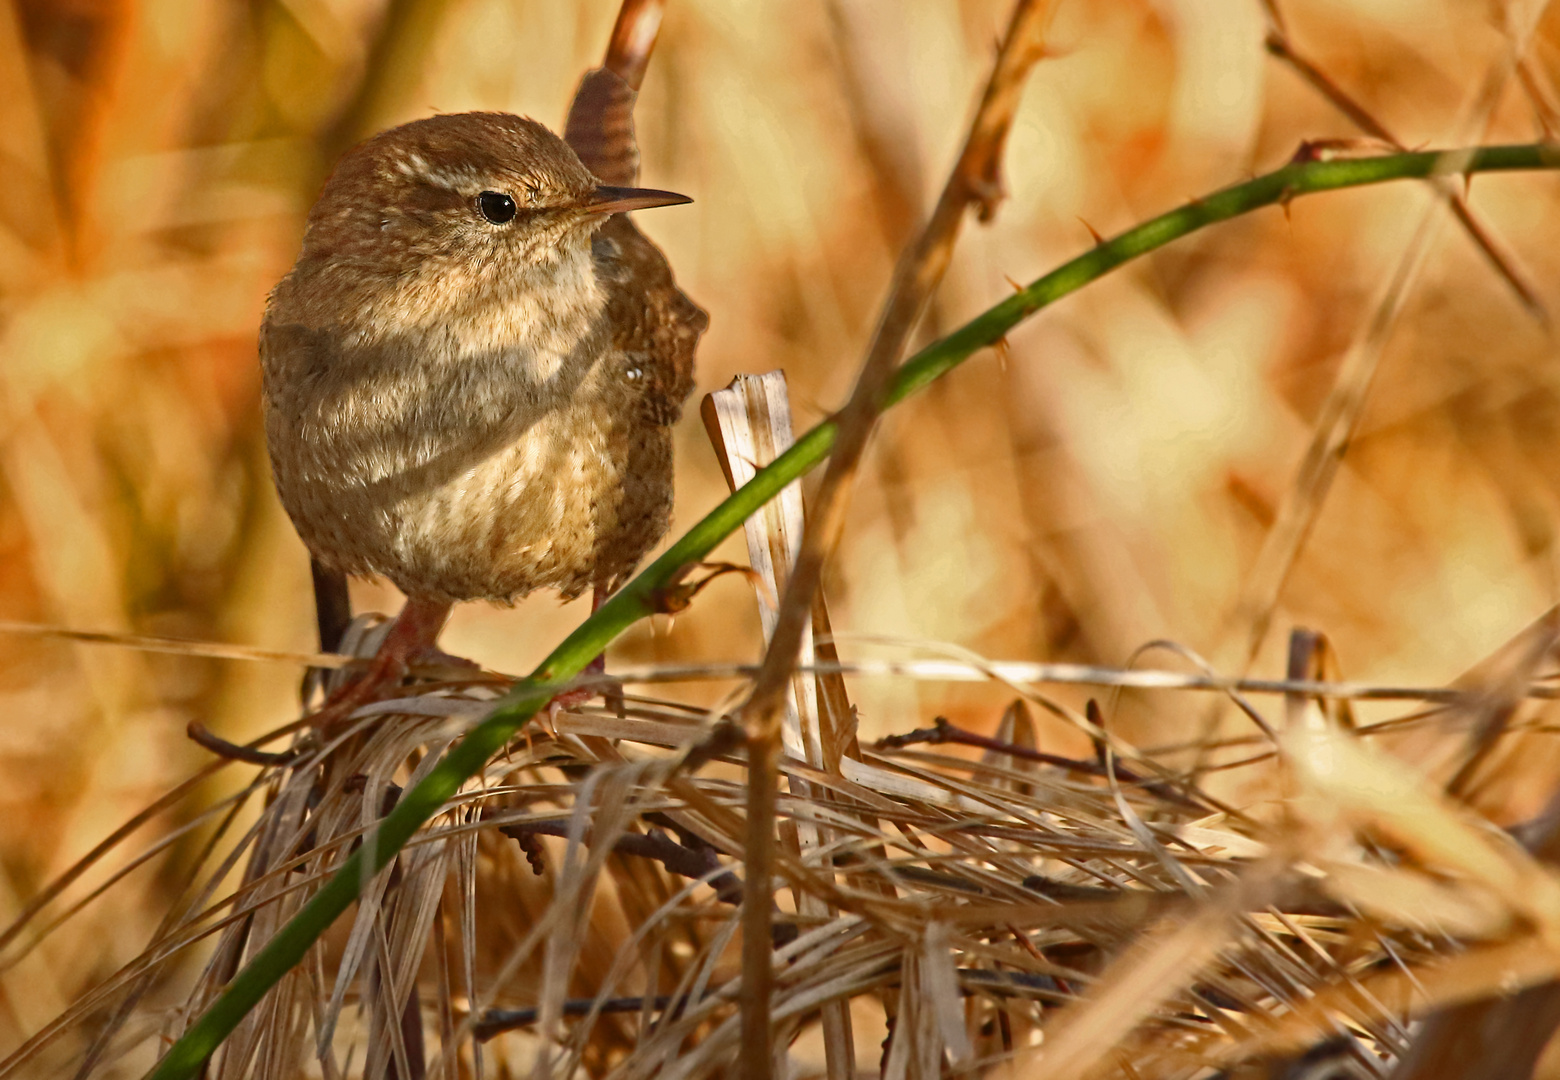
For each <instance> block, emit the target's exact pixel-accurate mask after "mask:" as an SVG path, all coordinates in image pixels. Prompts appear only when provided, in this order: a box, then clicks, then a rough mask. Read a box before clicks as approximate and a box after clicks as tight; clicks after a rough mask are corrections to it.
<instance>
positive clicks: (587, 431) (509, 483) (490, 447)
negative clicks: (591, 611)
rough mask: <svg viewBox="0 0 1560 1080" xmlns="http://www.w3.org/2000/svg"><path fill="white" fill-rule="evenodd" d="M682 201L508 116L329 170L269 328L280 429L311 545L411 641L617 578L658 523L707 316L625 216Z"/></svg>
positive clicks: (281, 460) (285, 482) (433, 124)
mask: <svg viewBox="0 0 1560 1080" xmlns="http://www.w3.org/2000/svg"><path fill="white" fill-rule="evenodd" d="M484 193H488V194H487V195H484ZM501 197H507V198H508V199H510V200H512V207H510V209H512V210H513V216H512V218H511V219H509V220H493V219H492V218H493V217H494V216H495V215H494V214H493V213H492V211H495V210H496V211H497V214H496V216H497V217H498V218H500V219H501V218H502V217H503V214H504V212H505V206H504V205H503V201H502V198H501ZM681 201H686V200H685V199H684V198H683V197H681V196H674V195H670V194H669V193H665V192H653V191H643V190H641V189H631V188H608V187H603V186H602V185H601V183H600V181H599V179H598V177H596V176H594V175H592V173H591V172H590V171H588V170H587V169H586V167H585V166H584V165H583V164H582V163H581V162H580V160H579V158H578V157H577V156H576V155H575V153H574V152H573V151H572V150H571V149H570V148H569V146H568V145H567V144H565V143H564V141H563V140H562V139H559V138H558V137H557V136H556V135H553V134H552V133H551V132H549V131H547V130H546V129H545V128H544V127H542V126H541V125H540V124H537V123H535V122H534V121H531V120H527V119H523V118H521V117H517V116H511V115H507V114H502V113H465V114H458V115H448V116H435V117H431V118H429V119H426V120H419V121H415V122H413V123H411V124H406V125H404V126H402V127H399V128H394V129H392V130H390V131H387V132H384V133H382V134H380V135H378V136H375V137H374V138H372V139H370V140H368V141H367V142H365V143H364V144H362V145H361V146H359V147H357V148H356V149H354V150H352V151H350V152H349V153H348V154H347V155H346V156H345V157H343V159H342V160H341V162H340V164H339V165H338V166H337V168H336V171H335V172H334V173H333V174H332V176H331V178H330V180H329V181H328V182H327V184H326V186H325V190H324V191H323V192H322V194H321V195H320V198H319V201H318V202H317V203H316V204H315V206H314V209H313V210H312V211H311V213H310V215H309V222H308V228H307V231H306V233H305V237H304V243H303V251H302V254H301V255H300V256H299V258H298V262H297V264H296V265H295V266H294V267H293V270H292V271H291V273H289V274H288V275H287V277H286V278H284V279H283V280H282V282H281V284H279V285H278V286H277V287H276V289H275V291H274V292H273V293H272V295H271V299H270V303H269V305H268V307H267V311H266V316H265V321H264V324H263V326H262V329H261V339H260V342H261V344H260V352H261V362H262V370H263V377H264V400H265V413H266V433H267V438H268V442H269V446H270V451H271V460H272V467H273V470H274V473H275V479H276V486H277V491H278V493H279V494H280V496H281V499H282V503H283V505H284V506H285V507H286V509H287V511H288V513H289V515H291V517H292V519H293V522H294V524H295V525H296V526H297V528H298V532H299V534H300V535H301V536H302V538H303V540H304V542H305V544H306V545H307V546H308V547H309V550H310V551H311V553H312V554H313V555H314V556H315V557H316V558H317V559H318V560H319V561H320V562H322V563H324V564H326V565H327V566H330V567H334V568H336V569H338V570H341V571H344V572H347V573H352V574H374V575H382V576H384V577H387V578H389V579H390V580H391V581H393V582H394V583H395V584H396V585H397V586H399V587H400V588H401V589H402V590H403V591H404V592H405V593H406V594H407V596H408V598H409V600H410V601H412V603H411V604H409V612H408V613H407V615H411V614H416V615H418V618H412V619H408V618H407V617H406V616H403V621H407V622H414V623H418V624H419V629H418V632H417V633H416V634H415V635H412V636H413V637H415V638H416V639H417V640H416V641H415V642H412V643H411V644H410V645H409V646H408V648H410V649H412V650H413V651H415V648H419V647H428V646H431V644H432V638H431V636H430V631H429V627H430V626H431V628H432V629H431V633H433V634H436V633H437V629H438V626H439V625H441V624H442V622H443V612H444V610H446V609H447V606H448V605H449V604H450V603H452V602H454V601H458V600H470V599H488V600H497V601H500V602H509V601H512V600H515V599H518V598H519V597H522V596H524V595H526V594H527V593H529V592H531V591H533V590H535V589H539V588H553V589H557V590H558V591H559V592H560V593H561V594H562V595H563V596H564V597H566V598H567V597H573V596H576V595H578V594H580V593H581V592H583V591H585V590H586V589H589V588H592V587H594V588H596V589H597V590H599V591H610V590H611V589H613V588H615V587H616V586H617V585H618V584H620V583H621V581H622V580H623V579H624V578H625V577H626V576H627V575H628V574H629V573H630V572H631V571H632V570H633V568H634V566H635V565H636V564H637V563H638V561H639V560H640V558H641V557H642V556H643V555H644V553H645V552H646V551H647V550H648V549H649V548H650V547H651V546H652V545H653V544H654V543H655V542H656V541H657V540H658V539H659V538H660V537H661V536H662V535H663V534H664V533H665V531H666V529H667V526H668V524H669V520H670V510H671V501H672V487H671V482H672V473H671V465H672V462H671V454H672V444H671V431H670V425H671V424H673V423H674V422H675V421H676V420H677V418H678V415H679V413H680V411H681V408H682V402H683V400H684V399H685V398H686V397H687V395H688V393H689V392H690V391H691V389H692V370H693V353H694V348H695V346H696V344H697V342H698V338H699V335H700V333H702V331H703V329H704V327H705V324H706V318H705V315H704V313H703V312H702V311H701V310H700V309H699V308H698V307H696V306H695V305H694V304H693V303H692V302H691V301H689V300H688V298H687V297H686V296H684V295H683V294H682V292H681V291H679V290H678V288H677V286H676V284H675V282H674V281H673V279H672V274H671V270H670V268H669V267H668V266H667V263H666V260H665V258H664V256H662V254H661V253H660V251H659V250H658V249H657V248H656V247H655V246H654V245H653V244H651V243H650V242H649V240H647V239H646V238H645V237H644V236H643V234H641V233H640V232H639V230H638V229H637V228H636V227H635V226H634V225H633V224H632V222H630V221H629V220H628V218H627V217H626V216H624V215H623V214H622V213H621V212H617V213H615V214H613V216H610V217H609V216H608V214H609V213H612V212H614V211H624V210H628V209H635V208H640V207H646V206H656V205H665V204H668V203H671V202H681ZM414 606H417V607H419V608H420V610H419V611H418V612H417V613H412V612H411V611H410V608H412V607H414ZM408 632H410V630H408ZM393 636H394V635H393ZM402 644H403V645H407V643H406V642H403V643H402ZM405 659H406V656H405V655H402V656H399V657H397V658H396V662H397V663H398V664H399V665H400V666H401V667H402V668H403V669H404V662H405Z"/></svg>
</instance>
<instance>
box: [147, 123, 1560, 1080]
mask: <svg viewBox="0 0 1560 1080" xmlns="http://www.w3.org/2000/svg"><path fill="white" fill-rule="evenodd" d="M1556 168H1560V145H1556V144H1545V143H1538V144H1525V145H1519V146H1491V147H1485V148H1482V149H1476V150H1467V151H1457V150H1454V151H1445V152H1438V151H1423V152H1418V153H1409V154H1387V155H1383V156H1380V157H1371V158H1355V159H1348V160H1338V161H1313V162H1297V163H1295V164H1291V165H1287V166H1285V167H1284V168H1281V169H1278V170H1276V171H1274V172H1270V173H1267V174H1266V175H1263V176H1259V177H1257V178H1256V179H1254V180H1249V181H1247V182H1246V183H1243V184H1237V185H1235V186H1233V187H1228V188H1225V189H1224V190H1222V191H1218V192H1215V193H1214V194H1212V195H1208V196H1206V197H1204V198H1201V199H1197V200H1195V201H1194V202H1191V203H1189V204H1187V205H1186V206H1183V207H1180V208H1179V209H1176V210H1171V211H1170V212H1168V213H1165V214H1161V215H1160V216H1159V217H1156V218H1153V219H1151V220H1149V221H1146V222H1144V223H1143V224H1141V225H1138V226H1136V227H1135V228H1132V229H1129V230H1127V231H1126V232H1124V233H1122V234H1120V235H1119V236H1116V237H1115V238H1113V239H1111V240H1108V241H1105V242H1103V243H1101V244H1099V245H1098V246H1096V247H1094V248H1093V249H1091V250H1090V251H1088V252H1086V253H1084V254H1083V255H1080V256H1078V257H1077V258H1076V259H1073V260H1071V261H1070V262H1067V263H1065V264H1063V265H1062V266H1060V267H1058V268H1057V269H1055V270H1053V271H1051V272H1050V273H1049V274H1046V275H1045V276H1044V277H1042V278H1040V279H1039V280H1037V281H1035V282H1034V283H1033V284H1031V285H1029V286H1028V287H1027V288H1024V289H1022V290H1020V291H1018V292H1016V293H1014V294H1013V295H1012V296H1010V297H1008V298H1007V299H1006V300H1003V301H1002V302H1001V303H1000V304H997V305H996V306H994V307H992V308H990V309H988V310H987V311H985V312H983V313H982V314H980V315H978V316H976V317H975V318H974V319H972V320H970V321H969V322H968V323H966V324H965V325H964V326H962V327H960V328H959V329H958V330H955V331H954V332H953V333H952V334H949V335H948V336H947V337H945V338H943V339H941V340H940V341H937V342H934V343H933V344H932V345H930V346H928V347H927V348H925V349H923V350H922V351H921V352H919V353H917V354H916V355H915V356H913V357H911V358H910V359H908V360H906V361H905V363H904V364H903V365H901V366H900V368H899V370H898V371H897V372H896V373H895V375H894V378H893V379H892V381H891V382H890V383H889V386H888V388H887V390H886V391H885V393H884V400H883V407H884V408H888V407H891V406H893V405H895V404H898V403H899V402H900V401H903V400H904V399H905V398H907V397H909V396H910V395H912V394H914V393H915V392H916V391H918V390H920V389H922V388H923V387H925V386H927V385H928V384H929V383H931V382H933V381H934V380H936V379H938V378H941V377H942V376H943V375H945V374H947V373H948V372H949V371H951V370H953V369H954V368H955V367H957V366H958V365H959V364H961V363H963V362H964V361H965V360H967V359H969V358H970V357H971V356H972V355H974V354H975V353H976V352H978V351H979V350H981V349H983V348H985V347H987V346H989V345H994V344H996V343H997V342H998V341H1000V340H1002V338H1003V337H1004V336H1005V335H1006V334H1007V333H1008V332H1009V331H1011V330H1012V329H1013V328H1014V327H1015V326H1017V325H1018V324H1019V323H1021V322H1023V321H1024V320H1025V319H1027V318H1028V317H1029V316H1031V315H1033V314H1034V313H1035V312H1037V311H1039V310H1040V309H1041V308H1043V307H1046V306H1047V305H1049V304H1052V303H1054V302H1055V301H1057V300H1059V299H1061V298H1062V297H1064V296H1066V295H1068V294H1069V293H1072V292H1076V291H1077V290H1078V289H1080V288H1082V287H1083V286H1085V285H1087V284H1089V283H1090V282H1092V281H1095V280H1097V279H1098V278H1100V277H1103V276H1104V275H1105V274H1106V273H1108V272H1110V271H1111V270H1113V269H1115V268H1116V267H1118V266H1120V265H1121V264H1122V263H1125V262H1127V261H1129V260H1131V259H1135V258H1137V257H1138V256H1140V255H1144V254H1146V253H1148V252H1150V251H1153V250H1154V249H1156V248H1160V247H1163V246H1164V245H1165V244H1168V243H1170V241H1172V240H1177V239H1179V238H1181V237H1183V236H1186V235H1188V234H1190V233H1193V232H1195V231H1197V230H1198V229H1201V228H1203V227H1205V226H1208V225H1212V224H1215V223H1217V222H1220V221H1227V220H1229V219H1230V218H1233V217H1238V216H1240V215H1241V214H1245V213H1249V212H1250V211H1252V210H1256V209H1260V208H1261V207H1264V206H1273V205H1277V204H1281V203H1285V202H1287V201H1288V200H1290V199H1292V198H1295V197H1297V196H1300V195H1308V194H1311V193H1314V192H1320V191H1334V190H1337V189H1339V188H1349V187H1361V186H1364V185H1366V184H1379V183H1383V182H1385V181H1388V180H1406V179H1423V178H1425V177H1428V176H1432V175H1437V174H1440V173H1447V174H1470V175H1471V174H1473V173H1479V172H1509V171H1514V170H1526V169H1556ZM835 434H836V428H835V424H834V421H833V420H825V421H823V422H822V423H820V424H818V425H817V426H816V427H814V428H812V429H811V430H810V431H808V432H807V433H806V434H805V435H803V436H802V437H801V438H800V439H798V440H797V441H796V443H795V444H794V445H792V446H791V448H790V449H789V450H787V451H786V452H785V453H783V454H781V455H780V456H779V457H778V458H776V459H775V460H774V461H773V462H771V463H770V464H769V465H767V466H765V467H764V468H763V469H761V470H760V471H759V472H758V474H757V475H756V476H754V477H753V479H752V480H750V481H748V483H747V484H745V485H743V487H742V488H741V489H739V490H738V491H736V492H735V493H734V494H732V495H731V497H730V498H728V499H726V500H725V501H724V502H722V503H721V504H720V505H719V506H717V507H715V509H714V510H712V511H710V513H709V514H707V515H706V516H705V517H704V519H703V520H701V521H700V522H699V523H698V524H696V525H695V526H694V527H693V528H691V529H689V530H688V532H687V533H685V534H684V535H683V536H682V538H681V539H679V540H678V541H677V542H676V543H675V544H673V545H672V546H671V547H670V548H668V549H667V550H666V553H665V554H663V555H662V556H661V557H660V558H659V559H657V560H656V561H655V562H654V563H652V564H651V565H650V566H648V567H646V568H645V570H644V571H643V572H642V573H640V574H639V576H638V577H636V578H635V579H634V580H633V581H631V582H630V583H629V584H628V585H626V586H624V587H623V589H622V590H621V591H619V592H618V594H617V595H616V596H614V597H613V598H612V599H611V600H609V601H607V603H605V604H603V605H602V607H601V608H600V609H599V610H598V611H597V612H596V613H595V614H594V615H592V616H591V617H590V618H589V619H587V620H586V621H585V622H584V623H582V624H581V625H580V627H579V628H578V629H577V630H575V631H574V633H572V634H570V635H569V636H568V637H567V638H566V639H565V640H564V641H563V643H562V644H561V645H559V646H558V647H557V648H556V649H554V650H553V652H552V654H551V655H550V656H548V657H547V659H546V660H544V661H543V662H542V664H541V666H540V667H538V668H537V669H536V671H534V672H533V673H532V674H531V675H530V676H529V677H528V678H526V679H524V680H521V681H520V682H518V683H516V684H515V687H514V689H512V690H511V691H510V693H509V694H508V695H507V696H505V697H504V698H503V700H501V701H500V702H499V703H498V704H497V705H496V706H495V707H494V709H493V711H492V712H491V713H489V714H488V716H487V718H486V719H484V720H483V721H482V722H481V723H480V724H478V725H477V726H476V727H475V728H473V729H472V730H471V732H470V733H468V734H467V735H466V737H465V738H464V739H462V740H461V741H460V742H459V743H458V744H456V745H455V746H454V747H453V748H452V749H451V750H450V751H449V753H448V754H447V755H445V758H444V760H443V761H441V762H440V763H439V764H438V765H437V766H436V767H435V768H434V769H433V771H432V772H430V773H429V774H428V776H427V777H426V778H425V779H424V780H423V781H422V783H420V784H418V785H417V786H416V787H414V788H412V789H411V790H410V791H408V792H406V793H405V794H404V795H403V796H402V797H401V799H400V801H399V802H398V803H397V804H396V806H395V808H394V809H393V810H391V811H390V813H389V814H388V815H386V817H385V819H384V820H383V821H382V822H381V823H380V826H379V829H378V831H377V833H376V834H375V835H373V836H370V837H368V838H366V839H365V841H364V844H363V846H362V847H360V848H359V849H358V850H357V851H356V852H354V853H353V854H352V855H351V857H349V858H348V859H347V861H346V862H345V863H344V864H343V865H342V866H341V868H340V869H339V870H337V871H336V873H335V875H334V876H332V877H331V879H330V880H329V881H328V882H326V884H325V885H324V887H322V888H321V889H320V891H319V892H318V893H316V894H315V895H314V897H313V899H311V900H310V901H309V903H308V904H307V905H305V907H304V908H303V910H302V911H300V912H298V914H297V915H295V916H294V917H293V918H292V919H291V920H290V921H289V922H288V923H287V924H286V925H285V926H283V927H282V929H281V930H280V931H279V932H278V933H277V934H276V936H275V937H273V938H272V939H271V940H270V941H269V942H267V943H266V945H265V946H264V947H263V948H262V949H261V950H260V951H259V953H257V954H256V955H255V957H254V958H253V959H252V960H250V962H249V963H248V964H247V965H246V966H245V967H244V969H243V970H242V971H240V972H239V973H238V975H237V976H235V977H234V979H233V981H232V982H231V983H230V984H229V985H228V987H227V989H226V990H224V991H223V992H222V994H221V996H220V997H219V998H218V999H217V1000H216V1001H215V1002H214V1003H213V1004H212V1005H211V1006H210V1008H208V1009H207V1010H206V1012H205V1013H204V1014H202V1015H201V1017H200V1018H199V1019H198V1020H196V1022H195V1023H194V1024H193V1025H191V1027H190V1028H189V1030H188V1031H186V1032H185V1033H184V1035H183V1037H181V1038H180V1039H179V1040H178V1041H177V1042H176V1043H174V1044H173V1046H172V1047H171V1048H170V1049H169V1050H168V1053H167V1054H166V1055H165V1056H164V1057H163V1059H162V1060H161V1061H160V1062H159V1063H158V1065H157V1068H156V1069H155V1070H154V1071H153V1072H152V1074H151V1077H152V1080H189V1078H191V1077H194V1076H195V1075H196V1074H197V1073H198V1072H199V1070H200V1068H201V1066H202V1064H203V1063H204V1062H205V1061H206V1059H207V1058H209V1057H210V1056H211V1055H212V1054H213V1053H214V1052H215V1051H216V1049H217V1047H218V1046H220V1045H221V1044H222V1041H223V1040H224V1039H226V1038H227V1036H228V1035H229V1034H231V1033H232V1031H233V1029H234V1028H235V1027H237V1026H238V1023H239V1021H240V1020H242V1019H243V1018H244V1016H245V1014H247V1013H248V1012H249V1010H250V1009H252V1008H254V1006H255V1005H256V1004H258V1003H259V1001H260V999H261V997H262V996H264V994H265V992H266V991H267V990H269V989H270V988H271V987H272V986H274V985H275V984H276V983H277V982H278V981H280V979H281V978H282V976H283V975H285V974H286V973H287V972H288V971H289V970H290V969H291V968H292V967H293V966H294V965H296V964H298V963H299V962H300V961H302V960H303V958H304V956H305V955H306V954H307V952H308V950H309V947H310V946H311V945H313V944H314V942H315V941H317V940H318V939H319V937H320V935H321V934H323V933H324V932H325V930H326V929H327V928H328V927H329V926H330V925H331V924H332V923H333V922H335V921H336V919H337V918H338V917H340V915H341V914H342V913H343V912H344V911H346V910H347V908H349V907H351V905H352V903H353V902H354V901H355V900H356V899H357V897H358V893H359V891H360V890H361V888H362V886H363V885H364V884H365V883H366V882H367V881H368V880H369V878H370V877H372V875H373V874H375V873H378V872H379V871H380V870H383V869H384V868H385V867H386V866H388V865H389V863H390V861H391V860H392V859H393V858H395V856H396V853H397V852H399V851H400V850H401V848H402V847H403V846H404V845H405V844H406V843H407V841H409V840H410V839H411V838H412V835H413V834H414V833H416V831H417V830H418V829H419V828H421V827H422V826H423V825H424V824H426V823H427V822H428V821H429V820H430V819H432V818H433V816H434V815H435V814H437V813H438V812H439V809H440V807H442V806H443V805H444V804H445V802H447V801H448V800H449V799H450V798H452V797H453V796H454V795H455V794H456V793H457V792H458V791H459V790H460V786H461V785H462V784H463V783H465V782H466V781H467V780H468V779H470V778H471V777H472V776H474V775H475V774H476V773H477V771H478V770H480V769H481V768H482V767H483V766H484V765H485V764H486V763H487V761H488V759H489V758H491V757H492V756H493V755H494V754H496V753H498V751H499V750H501V749H502V748H503V747H504V746H505V745H506V744H507V743H508V742H509V740H510V739H512V738H513V737H514V736H515V734H516V732H518V731H519V730H520V728H521V726H522V725H524V724H525V723H526V722H527V721H528V720H530V719H531V717H532V716H534V715H535V714H536V712H537V711H538V710H539V709H541V708H542V707H543V706H545V705H546V704H547V702H548V701H549V700H550V699H551V698H552V696H553V694H554V693H555V692H556V691H557V690H558V689H559V686H560V684H561V683H564V682H566V681H567V680H569V679H572V678H573V677H574V676H575V675H577V674H579V672H580V671H582V670H584V668H585V666H586V665H587V664H588V663H590V661H591V659H592V658H593V657H595V656H597V655H598V654H599V653H601V651H602V650H603V649H605V648H606V647H607V645H608V644H609V643H610V642H611V641H612V639H614V638H615V637H617V635H618V634H620V633H622V632H623V631H624V630H625V629H627V628H628V627H629V626H631V625H632V624H634V623H635V622H638V621H639V620H640V619H642V618H644V617H645V616H647V615H651V614H654V613H655V612H656V611H657V610H659V609H660V607H661V606H662V605H661V602H660V601H661V598H662V595H663V594H664V592H665V590H666V589H667V588H669V587H670V586H672V585H673V584H674V583H675V582H676V581H678V580H679V578H680V574H681V573H682V572H683V568H684V567H686V566H688V565H689V564H690V563H696V562H699V561H701V560H703V559H704V558H705V557H706V556H708V555H709V553H710V552H711V551H712V550H713V549H714V548H715V545H716V544H718V543H720V542H721V541H722V540H724V539H725V538H726V537H727V536H729V535H730V534H731V533H733V532H735V531H736V530H737V529H738V528H739V527H740V526H741V525H742V523H743V522H744V521H745V520H747V518H748V517H749V516H750V515H751V514H753V513H754V512H755V511H757V510H758V509H759V508H760V507H762V506H763V505H764V504H765V503H766V502H768V501H769V500H770V499H772V498H774V497H775V496H776V495H778V494H779V493H780V491H781V490H782V489H783V488H784V487H785V486H786V485H787V484H789V483H790V482H791V481H793V480H795V479H797V478H798V477H800V476H801V475H803V474H804V473H806V472H807V471H808V470H809V469H811V468H812V467H813V466H814V465H816V464H818V463H819V462H820V461H822V460H823V459H824V458H825V457H827V456H828V454H829V450H830V448H831V447H832V446H833V445H834V437H835Z"/></svg>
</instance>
